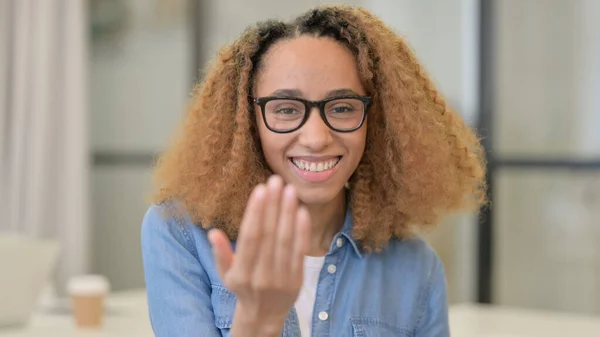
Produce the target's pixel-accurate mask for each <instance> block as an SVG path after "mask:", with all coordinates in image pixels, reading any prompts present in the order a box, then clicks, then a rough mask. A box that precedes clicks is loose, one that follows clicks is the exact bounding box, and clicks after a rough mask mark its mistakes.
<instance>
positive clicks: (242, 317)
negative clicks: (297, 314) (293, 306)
mask: <svg viewBox="0 0 600 337" xmlns="http://www.w3.org/2000/svg"><path fill="white" fill-rule="evenodd" d="M286 317H287V313H286V314H285V315H278V316H265V315H263V314H261V313H259V312H258V311H256V310H248V309H245V308H244V307H243V305H239V303H238V305H236V308H235V314H234V316H233V323H232V328H231V336H232V337H241V336H243V337H250V336H257V337H258V336H260V337H271V336H273V337H279V336H281V332H282V331H283V325H284V324H285V319H286Z"/></svg>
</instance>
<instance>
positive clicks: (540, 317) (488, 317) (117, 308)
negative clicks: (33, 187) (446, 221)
mask: <svg viewBox="0 0 600 337" xmlns="http://www.w3.org/2000/svg"><path fill="white" fill-rule="evenodd" d="M146 303H147V302H146V296H145V292H144V291H133V292H122V293H118V294H113V295H111V296H110V298H109V299H108V300H107V316H106V317H105V322H104V325H103V327H102V328H101V329H99V330H82V329H77V328H76V327H75V325H74V323H73V320H72V317H71V315H70V314H69V313H68V312H63V313H58V314H57V313H44V312H40V313H38V314H36V315H35V316H34V317H33V318H32V320H31V322H30V324H29V325H28V326H27V327H25V328H12V329H6V330H1V329H0V337H41V336H44V337H46V336H60V337H152V336H153V334H152V328H151V327H150V320H149V319H148V313H147V304H146ZM450 327H451V330H452V336H453V337H538V336H539V337H555V336H556V337H564V336H577V337H585V336H590V337H591V336H595V337H598V336H600V317H593V316H579V315H573V314H566V313H557V312H545V311H534V310H526V309H513V308H503V307H497V306H482V305H475V304H458V305H453V306H451V307H450Z"/></svg>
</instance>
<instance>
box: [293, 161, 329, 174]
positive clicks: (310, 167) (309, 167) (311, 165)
mask: <svg viewBox="0 0 600 337" xmlns="http://www.w3.org/2000/svg"><path fill="white" fill-rule="evenodd" d="M338 161H340V159H339V158H335V159H331V160H328V161H324V162H309V161H305V160H298V159H292V162H293V163H294V165H296V167H298V168H299V169H301V170H305V171H311V172H322V171H327V170H329V169H331V168H333V167H334V166H335V165H336V164H337V163H338Z"/></svg>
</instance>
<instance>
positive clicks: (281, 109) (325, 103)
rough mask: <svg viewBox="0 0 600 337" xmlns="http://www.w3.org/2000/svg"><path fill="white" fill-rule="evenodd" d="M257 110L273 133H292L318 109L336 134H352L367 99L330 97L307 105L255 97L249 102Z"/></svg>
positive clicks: (298, 100)
mask: <svg viewBox="0 0 600 337" xmlns="http://www.w3.org/2000/svg"><path fill="white" fill-rule="evenodd" d="M253 101H254V103H256V104H258V106H260V109H261V111H262V116H263V120H264V122H265V125H266V126H267V128H268V129H269V130H271V131H273V132H276V133H289V132H293V131H296V130H298V129H300V128H301V127H302V125H304V123H306V121H307V120H308V117H309V116H310V112H311V110H312V108H313V107H318V108H319V111H320V113H321V118H322V119H323V121H324V122H325V124H326V125H327V126H328V127H329V128H330V129H332V130H333V131H337V132H352V131H356V130H358V129H360V127H361V126H362V125H363V123H364V122H365V117H366V113H367V107H368V105H369V103H370V102H371V97H368V96H344V97H332V98H327V99H324V100H322V101H308V100H305V99H302V98H295V97H273V96H269V97H259V98H254V99H253Z"/></svg>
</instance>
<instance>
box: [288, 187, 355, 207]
mask: <svg viewBox="0 0 600 337" xmlns="http://www.w3.org/2000/svg"><path fill="white" fill-rule="evenodd" d="M344 190H345V188H344V186H343V185H342V186H340V188H333V187H332V186H327V187H325V186H323V187H317V186H315V187H308V186H297V191H298V199H300V201H301V202H302V203H303V204H305V205H325V204H328V203H330V202H331V201H333V200H334V199H335V198H336V197H337V196H338V195H339V194H340V193H342V192H343V191H344Z"/></svg>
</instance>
